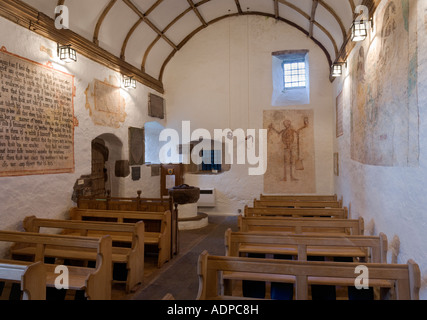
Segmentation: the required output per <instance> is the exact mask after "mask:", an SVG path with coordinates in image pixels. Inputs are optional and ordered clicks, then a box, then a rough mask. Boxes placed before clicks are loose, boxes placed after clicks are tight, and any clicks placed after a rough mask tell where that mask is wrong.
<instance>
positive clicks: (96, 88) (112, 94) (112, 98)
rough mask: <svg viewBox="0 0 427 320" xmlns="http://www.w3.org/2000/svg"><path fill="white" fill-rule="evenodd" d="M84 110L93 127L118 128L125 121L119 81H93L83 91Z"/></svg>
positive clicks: (114, 78) (123, 102)
mask: <svg viewBox="0 0 427 320" xmlns="http://www.w3.org/2000/svg"><path fill="white" fill-rule="evenodd" d="M85 94H86V109H88V110H89V113H90V116H91V118H92V121H93V123H94V124H95V125H99V126H105V127H111V128H120V125H121V124H122V123H124V122H125V120H126V116H127V114H126V112H125V99H124V97H122V95H121V94H120V80H118V79H117V78H116V77H110V79H109V80H104V81H100V80H98V79H94V81H93V82H92V83H90V84H89V85H88V87H87V89H86V91H85Z"/></svg>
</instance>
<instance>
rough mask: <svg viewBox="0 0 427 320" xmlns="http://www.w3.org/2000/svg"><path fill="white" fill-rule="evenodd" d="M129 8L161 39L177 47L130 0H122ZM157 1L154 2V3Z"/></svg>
mask: <svg viewBox="0 0 427 320" xmlns="http://www.w3.org/2000/svg"><path fill="white" fill-rule="evenodd" d="M113 1H114V0H113ZM122 1H123V2H124V3H125V4H126V5H127V6H128V7H129V8H131V9H132V10H133V12H135V13H136V14H137V15H138V16H139V17H140V18H141V19H142V20H143V21H144V22H145V23H146V24H147V25H148V26H149V27H150V28H151V29H152V30H153V31H154V32H155V33H157V34H158V35H159V36H160V37H161V38H162V39H163V40H165V41H166V42H167V43H168V44H169V45H170V46H171V47H172V48H174V49H175V50H176V49H177V46H176V45H175V44H174V43H173V42H172V41H171V40H170V39H169V38H168V37H166V36H165V34H164V33H163V32H162V31H160V30H159V29H158V28H157V27H156V26H155V25H154V23H152V22H151V21H150V19H148V18H147V15H146V14H144V13H142V12H141V11H140V10H139V9H138V8H137V7H136V6H135V4H134V3H133V2H132V1H131V0H122ZM158 3H159V1H158V2H156V5H157V4H158Z"/></svg>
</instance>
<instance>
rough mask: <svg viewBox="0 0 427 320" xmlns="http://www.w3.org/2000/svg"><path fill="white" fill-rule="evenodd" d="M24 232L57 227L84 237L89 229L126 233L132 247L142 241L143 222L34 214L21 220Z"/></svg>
mask: <svg viewBox="0 0 427 320" xmlns="http://www.w3.org/2000/svg"><path fill="white" fill-rule="evenodd" d="M23 227H24V230H25V231H26V232H32V233H41V229H59V230H61V231H62V234H69V233H73V231H79V232H80V235H81V236H83V237H86V236H87V235H88V233H90V231H95V232H97V233H99V234H102V235H127V236H129V237H130V238H131V239H132V248H134V247H136V246H138V245H139V243H140V241H142V244H143V243H144V242H143V241H144V230H145V226H144V222H143V221H138V222H137V223H136V224H131V223H109V222H91V221H79V220H56V219H40V218H37V217H35V216H29V217H26V218H25V219H24V221H23Z"/></svg>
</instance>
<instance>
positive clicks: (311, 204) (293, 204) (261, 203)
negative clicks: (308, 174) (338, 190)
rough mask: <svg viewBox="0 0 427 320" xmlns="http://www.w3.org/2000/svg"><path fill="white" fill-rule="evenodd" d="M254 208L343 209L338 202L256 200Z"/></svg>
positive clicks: (339, 201)
mask: <svg viewBox="0 0 427 320" xmlns="http://www.w3.org/2000/svg"><path fill="white" fill-rule="evenodd" d="M253 207H254V208H270V207H272V208H342V207H343V204H342V200H338V201H298V200H258V199H254V205H253Z"/></svg>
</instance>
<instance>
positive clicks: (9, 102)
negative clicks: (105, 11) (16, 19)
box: [0, 47, 75, 177]
mask: <svg viewBox="0 0 427 320" xmlns="http://www.w3.org/2000/svg"><path fill="white" fill-rule="evenodd" d="M74 94H75V88H74V76H72V75H70V74H67V73H64V72H61V71H58V70H55V69H54V68H53V67H52V64H48V65H42V64H40V63H37V62H35V61H31V60H29V59H26V58H23V57H19V56H17V55H15V54H12V53H10V52H7V50H6V48H4V47H2V48H1V49H0V177H5V176H23V175H38V174H54V173H72V172H74V125H75V118H74Z"/></svg>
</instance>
